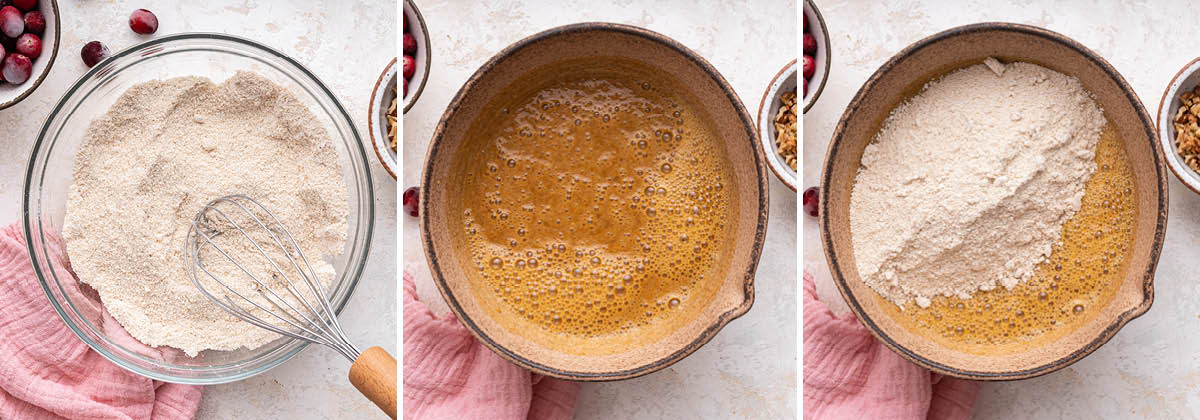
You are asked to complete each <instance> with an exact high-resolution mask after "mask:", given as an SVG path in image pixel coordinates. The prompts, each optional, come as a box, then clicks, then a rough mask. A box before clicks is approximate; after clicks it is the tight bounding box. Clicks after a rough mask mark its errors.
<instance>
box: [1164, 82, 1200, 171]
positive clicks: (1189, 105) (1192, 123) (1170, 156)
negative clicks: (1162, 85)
mask: <svg viewBox="0 0 1200 420" xmlns="http://www.w3.org/2000/svg"><path fill="white" fill-rule="evenodd" d="M1157 123H1158V138H1159V141H1161V142H1162V151H1163V157H1164V160H1165V161H1166V162H1167V167H1168V168H1170V169H1171V172H1173V173H1174V174H1175V178H1177V179H1179V182H1182V183H1183V185H1184V186H1186V187H1188V189H1190V190H1192V191H1193V192H1196V193H1198V194H1200V58H1196V59H1195V60H1192V61H1191V62H1189V63H1188V64H1187V65H1186V66H1184V67H1183V69H1181V70H1179V73H1177V74H1176V75H1175V77H1174V78H1173V79H1171V83H1170V84H1168V85H1167V89H1166V90H1165V91H1164V92H1163V96H1162V99H1161V101H1160V102H1159V104H1158V121H1157Z"/></svg>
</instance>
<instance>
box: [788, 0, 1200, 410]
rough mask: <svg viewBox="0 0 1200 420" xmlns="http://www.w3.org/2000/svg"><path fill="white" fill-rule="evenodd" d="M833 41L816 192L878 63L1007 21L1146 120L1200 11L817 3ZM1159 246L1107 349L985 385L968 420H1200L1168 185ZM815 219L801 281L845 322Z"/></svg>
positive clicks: (1192, 7) (811, 180)
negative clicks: (1104, 82) (1120, 83)
mask: <svg viewBox="0 0 1200 420" xmlns="http://www.w3.org/2000/svg"><path fill="white" fill-rule="evenodd" d="M819 6H820V7H821V12H822V13H823V14H824V16H825V19H826V23H827V25H828V27H829V30H830V31H831V32H832V38H831V40H830V42H831V43H832V50H833V68H832V70H831V77H830V79H829V84H828V85H826V87H825V91H824V93H823V94H822V95H821V98H820V99H819V100H818V101H817V103H816V105H814V107H813V108H812V109H811V110H809V112H808V114H806V115H805V116H804V129H803V130H804V152H803V154H804V158H803V165H804V168H803V172H804V183H805V185H806V186H812V185H816V183H817V180H818V178H819V175H820V170H821V164H822V160H823V159H824V152H825V148H826V145H827V144H828V141H829V138H830V136H831V135H832V134H833V128H834V125H835V124H836V123H837V119H838V118H839V117H840V116H841V114H842V111H843V110H844V109H845V107H846V105H847V104H848V103H849V102H850V99H851V97H853V95H854V93H855V92H856V91H857V90H858V88H859V86H861V85H862V83H863V82H864V81H866V79H867V77H868V76H869V75H870V74H871V73H872V72H874V71H875V69H877V68H878V67H879V66H880V65H881V64H883V62H884V61H886V60H887V59H888V58H890V57H891V56H892V55H893V54H895V53H896V52H898V51H899V50H900V49H902V48H904V47H905V46H907V45H908V44H910V43H912V42H914V41H917V40H918V39H920V38H922V37H925V36H927V35H931V34H933V33H936V32H938V31H941V30H944V29H948V28H951V27H954V26H958V25H963V24H969V23H976V22H984V21H1009V22H1018V23H1026V24H1031V25H1037V26H1042V27H1045V28H1048V29H1050V30H1053V31H1056V32H1059V33H1062V34H1065V35H1067V36H1069V37H1071V38H1074V39H1075V40H1077V41H1079V42H1080V43H1082V44H1083V45H1085V46H1087V47H1088V48H1091V49H1092V50H1094V51H1097V52H1098V53H1099V54H1100V55H1102V56H1103V57H1104V58H1105V59H1106V60H1108V61H1109V62H1110V63H1112V65H1113V66H1114V67H1115V68H1116V69H1117V71H1119V72H1121V74H1122V75H1123V76H1124V77H1125V79H1126V80H1128V81H1129V83H1130V84H1131V85H1132V86H1133V88H1134V90H1136V92H1137V94H1138V96H1139V97H1140V98H1141V100H1142V103H1143V104H1144V105H1145V106H1146V107H1147V109H1148V110H1149V112H1150V114H1151V115H1152V116H1153V115H1155V114H1156V112H1157V109H1158V101H1159V99H1160V97H1161V96H1162V92H1163V90H1164V89H1165V88H1166V85H1167V83H1168V82H1169V81H1170V80H1171V77H1173V76H1174V74H1175V72H1177V71H1178V70H1179V69H1180V68H1182V67H1183V66H1184V64H1186V63H1187V62H1188V61H1190V60H1192V59H1193V58H1195V57H1196V54H1197V53H1198V52H1197V50H1196V49H1195V48H1194V45H1193V43H1192V42H1191V40H1193V39H1196V38H1197V37H1200V25H1196V24H1195V20H1194V19H1191V18H1190V17H1191V16H1197V15H1200V3H1196V2H1189V1H1153V2H1150V1H1129V2H1110V1H1078V0H1076V1H1058V2H1044V1H1030V0H1024V1H1022V0H1018V1H1013V2H995V1H980V0H968V1H925V2H922V1H898V2H891V3H890V4H889V5H888V7H877V6H876V3H875V2H870V1H863V0H857V1H820V2H819ZM1167 176H1168V177H1169V178H1170V181H1169V183H1170V192H1169V194H1170V208H1169V213H1168V214H1169V221H1168V224H1167V226H1168V227H1167V234H1166V243H1165V245H1164V247H1163V251H1162V257H1161V259H1160V261H1159V264H1158V270H1157V272H1156V275H1155V280H1156V281H1155V284H1154V286H1155V297H1156V299H1155V302H1154V305H1153V307H1152V308H1151V309H1150V311H1149V312H1148V313H1146V314H1145V315H1143V316H1142V317H1140V318H1138V319H1135V320H1133V321H1131V322H1130V323H1129V324H1128V325H1127V326H1125V328H1124V329H1122V330H1121V331H1120V333H1118V334H1117V335H1116V337H1114V338H1113V339H1112V341H1110V342H1109V343H1108V344H1106V345H1105V346H1104V347H1102V348H1100V349H1099V350H1097V351H1096V352H1095V353H1093V354H1092V355H1090V356H1088V357H1087V358H1085V359H1083V360H1081V361H1080V362H1078V363H1076V364H1074V365H1072V366H1070V367H1068V368H1065V369H1063V370H1061V371H1059V372H1056V373H1052V374H1049V375H1045V376H1042V377H1039V378H1035V379H1030V380H1024V381H1018V382H1006V383H988V384H984V385H983V390H982V392H981V393H980V396H979V400H978V402H977V404H976V409H975V417H977V418H982V419H1004V418H1026V419H1058V418H1162V419H1167V418H1171V419H1175V418H1194V417H1197V416H1198V415H1197V413H1200V387H1198V386H1197V385H1200V356H1197V354H1196V352H1195V348H1196V346H1197V345H1198V344H1200V334H1195V332H1196V331H1200V304H1197V303H1196V302H1198V301H1200V285H1197V284H1196V282H1195V273H1197V272H1200V260H1197V259H1196V258H1195V254H1194V251H1192V250H1191V247H1193V246H1197V244H1200V217H1197V216H1196V215H1197V214H1200V197H1198V196H1197V195H1196V194H1195V193H1193V192H1191V191H1189V190H1188V189H1187V188H1185V187H1184V186H1183V185H1182V184H1180V183H1179V181H1178V180H1176V179H1175V177H1174V175H1171V174H1170V173H1169V172H1168V175H1167ZM817 229H818V227H817V223H816V221H815V220H814V219H813V218H809V217H805V218H804V220H803V221H802V230H803V234H802V235H803V237H804V239H803V241H804V250H805V251H804V269H805V270H808V271H809V272H811V273H813V275H814V276H815V278H816V282H817V289H818V293H819V294H820V295H821V296H823V297H825V298H826V299H827V302H830V303H831V305H832V306H835V307H838V308H840V310H841V311H843V312H846V311H848V309H846V306H845V303H844V302H842V300H841V298H840V297H838V296H839V295H838V293H837V289H836V288H835V287H834V285H833V283H832V280H831V278H830V274H829V270H828V267H827V266H826V263H825V257H824V254H823V251H822V250H821V244H820V241H819V239H818V231H817Z"/></svg>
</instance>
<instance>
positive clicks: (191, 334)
mask: <svg viewBox="0 0 1200 420" xmlns="http://www.w3.org/2000/svg"><path fill="white" fill-rule="evenodd" d="M229 194H245V195H247V196H250V197H253V198H254V199H256V200H258V201H259V202H261V203H262V204H263V205H265V206H266V207H267V208H268V209H271V211H273V212H274V213H275V214H276V215H277V216H278V217H279V218H280V220H281V221H282V222H283V224H284V225H285V226H287V227H288V229H289V230H290V231H291V233H292V235H293V236H294V237H295V239H296V241H297V242H298V243H299V245H300V247H301V249H302V250H303V251H304V252H305V254H307V256H308V258H309V261H310V262H313V263H314V268H315V269H316V270H317V271H318V273H320V274H319V276H320V277H322V281H324V282H325V283H326V284H328V283H329V282H331V280H332V277H333V272H334V270H333V268H332V267H331V266H330V265H329V264H328V263H326V262H324V261H322V258H321V256H332V255H338V254H340V253H341V252H342V249H343V246H344V244H345V241H346V234H347V233H346V231H347V224H346V217H347V214H348V212H349V210H348V206H349V201H348V198H347V189H346V184H345V181H344V180H343V178H342V168H341V164H340V162H339V160H338V156H337V151H336V150H335V149H334V148H333V145H332V143H331V142H330V138H329V133H328V132H327V131H326V130H325V128H324V127H323V126H322V125H321V124H320V123H319V122H318V120H317V119H316V117H315V116H314V115H313V114H312V113H311V112H310V111H309V110H308V108H307V107H306V106H304V104H302V103H301V102H300V101H299V100H298V99H297V98H296V97H295V96H293V95H292V94H291V93H290V92H288V91H287V90H286V89H285V88H282V87H280V86H278V85H276V84H274V83H273V82H271V81H270V80H267V79H265V78H263V77H261V76H259V75H256V74H252V73H238V74H236V75H235V76H234V77H232V78H230V79H229V80H226V81H225V82H223V83H221V84H219V85H217V84H214V83H213V82H212V81H211V80H208V79H205V78H197V77H184V78H176V79H170V80H165V81H152V82H147V83H143V84H139V85H136V86H134V87H132V88H130V89H129V90H128V91H126V92H125V93H124V94H123V95H122V96H121V97H120V99H118V100H117V101H116V103H114V104H113V106H112V108H111V109H109V111H108V113H107V114H106V115H104V116H103V117H101V118H99V119H97V120H95V121H93V122H92V124H91V126H90V127H89V128H88V131H87V134H86V137H85V139H84V141H83V145H82V146H81V148H80V150H79V153H78V155H77V157H76V159H75V170H74V184H73V185H71V190H70V196H69V199H68V201H67V216H66V221H65V223H64V226H63V236H64V239H65V240H66V245H67V252H68V255H69V257H70V263H71V266H72V268H73V269H74V271H75V273H76V274H77V275H78V277H79V279H80V280H81V281H82V282H84V283H86V284H88V285H90V286H91V287H93V288H95V289H96V291H97V292H99V295H100V299H101V301H102V302H103V304H104V307H105V308H106V309H107V310H108V312H109V313H111V314H112V316H113V318H115V319H116V320H117V321H118V322H120V323H121V325H122V326H123V327H125V329H126V330H127V331H129V333H130V334H131V335H132V336H133V337H134V338H136V339H138V340H139V341H141V342H143V343H145V344H147V345H150V346H170V347H175V348H178V349H181V350H183V351H184V352H185V353H187V354H189V355H195V354H196V353H198V352H200V351H202V350H206V349H214V350H235V349H238V348H242V347H244V348H255V347H258V346H261V345H263V344H266V343H268V342H270V341H271V340H274V339H276V338H278V337H279V336H278V335H276V334H275V333H271V332H267V331H266V330H263V329H260V328H258V327H256V326H254V325H251V324H249V323H246V322H243V321H240V320H238V319H237V318H235V317H233V316H231V315H228V314H226V313H225V312H224V311H222V310H221V309H220V308H218V307H217V306H215V305H214V304H213V303H211V302H210V301H209V300H208V299H207V298H206V297H205V296H204V295H202V294H201V293H200V292H199V291H198V290H197V289H196V288H195V286H194V285H193V284H192V282H191V279H190V277H189V276H188V274H187V262H186V261H185V258H184V242H185V239H186V236H187V232H188V228H189V227H190V225H191V223H192V219H193V217H194V216H195V215H196V213H197V212H198V211H199V210H200V209H201V207H202V206H203V205H204V204H205V203H207V202H208V201H210V200H212V199H214V198H217V197H220V196H224V195H229ZM251 252H254V251H252V248H250V244H249V243H248V242H243V243H242V245H241V247H240V248H236V249H232V250H231V253H233V254H235V255H247V256H249V255H252V254H250V253H251ZM221 275H222V276H224V278H229V279H234V280H235V281H242V282H244V283H249V280H248V277H245V276H244V275H242V274H239V273H237V272H226V273H222V274H221Z"/></svg>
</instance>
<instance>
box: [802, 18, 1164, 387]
mask: <svg viewBox="0 0 1200 420" xmlns="http://www.w3.org/2000/svg"><path fill="white" fill-rule="evenodd" d="M996 30H1001V31H1011V32H1015V33H1018V34H1024V35H1032V36H1036V37H1040V38H1044V39H1046V40H1048V41H1051V42H1055V43H1058V44H1061V45H1063V46H1065V47H1067V48H1070V49H1072V50H1074V51H1076V52H1078V53H1080V54H1081V55H1082V56H1083V57H1085V58H1086V59H1087V60H1088V61H1090V62H1091V63H1093V64H1095V65H1096V66H1097V67H1099V68H1100V69H1101V70H1102V71H1103V72H1104V73H1105V74H1106V75H1107V76H1108V77H1109V78H1111V79H1112V80H1113V81H1114V82H1115V83H1116V84H1117V85H1118V86H1119V87H1120V89H1121V93H1123V94H1124V96H1125V98H1126V99H1127V100H1128V101H1129V102H1130V103H1131V104H1132V105H1133V106H1132V108H1133V109H1134V110H1135V111H1136V113H1137V117H1138V119H1139V120H1140V121H1141V122H1142V125H1143V129H1144V130H1145V135H1146V137H1147V138H1149V141H1150V143H1151V144H1150V147H1151V151H1152V152H1154V153H1151V154H1150V156H1151V157H1152V159H1153V164H1154V171H1155V174H1156V175H1157V178H1158V179H1157V182H1155V185H1156V187H1157V190H1158V191H1157V192H1158V197H1159V200H1158V203H1157V209H1158V212H1157V214H1156V215H1153V216H1151V215H1142V216H1139V218H1142V217H1157V220H1156V221H1155V231H1154V236H1153V238H1152V241H1151V243H1150V245H1149V247H1150V249H1149V256H1148V263H1147V267H1145V271H1144V272H1143V274H1142V276H1141V278H1142V301H1141V302H1140V303H1139V304H1138V305H1136V306H1134V307H1132V308H1129V309H1127V310H1125V311H1124V312H1122V313H1121V314H1120V315H1119V316H1117V317H1116V319H1115V320H1113V321H1112V322H1111V323H1110V324H1108V325H1107V327H1105V328H1104V329H1102V330H1100V333H1099V335H1098V336H1096V337H1095V338H1094V339H1092V340H1091V341H1090V342H1087V343H1086V344H1085V345H1083V346H1082V347H1081V348H1078V349H1076V350H1074V351H1073V352H1071V353H1070V354H1069V355H1067V356H1065V357H1062V358H1059V359H1057V360H1054V361H1051V362H1049V363H1045V364H1042V365H1040V366H1037V367H1034V368H1029V369H1021V370H1012V371H1003V372H988V371H971V370H963V369H957V368H954V367H951V366H947V365H944V364H941V363H938V362H934V361H932V360H929V359H927V358H925V357H924V356H921V355H918V354H916V353H915V352H914V351H912V350H911V349H908V348H906V347H904V346H901V345H900V344H898V343H897V342H896V341H894V340H893V339H892V338H890V337H889V336H887V335H886V334H884V332H883V331H882V330H881V328H880V326H879V325H877V324H876V322H875V321H874V320H872V319H871V318H870V317H869V316H868V315H867V314H866V312H865V311H864V310H863V307H862V305H861V303H860V302H859V300H858V299H856V298H855V296H854V295H853V294H852V293H851V292H850V285H849V284H848V283H847V279H846V277H845V276H844V275H843V274H842V268H841V261H840V259H839V257H840V256H839V255H838V254H837V253H836V251H835V250H834V244H833V239H832V237H831V235H830V228H831V220H830V217H829V214H830V212H831V210H830V207H829V202H828V201H827V200H826V199H825V197H828V196H829V195H828V194H830V193H831V192H830V190H829V185H830V184H831V183H832V180H831V176H832V170H831V169H832V168H831V167H832V165H833V163H834V162H835V160H836V159H835V158H836V156H837V154H838V152H839V147H838V146H839V144H840V143H841V141H840V140H841V137H842V136H843V135H844V134H845V131H846V125H847V121H848V120H849V119H850V117H851V115H852V114H853V113H854V112H855V110H856V109H857V108H859V107H860V106H861V105H862V100H863V98H864V96H865V95H866V92H868V91H869V90H870V89H871V88H872V87H873V86H874V85H875V84H876V83H877V82H878V81H879V79H880V78H881V77H883V75H885V74H886V73H888V72H889V71H891V70H892V69H893V68H894V67H896V66H897V65H898V64H899V63H901V62H904V61H905V60H906V59H907V58H908V57H910V56H912V55H913V53H915V52H917V51H919V50H921V49H924V48H926V47H928V46H929V45H930V44H933V43H935V42H937V41H940V40H943V39H946V38H950V37H954V36H958V35H963V34H971V33H980V32H990V31H996ZM1160 149H1161V147H1160V144H1159V142H1158V138H1157V135H1156V130H1155V128H1154V124H1153V120H1152V119H1151V118H1150V115H1149V114H1148V113H1147V112H1146V109H1145V107H1144V106H1142V104H1141V101H1140V100H1139V99H1138V97H1137V94H1136V93H1135V92H1134V91H1133V89H1132V88H1131V87H1130V86H1129V83H1128V82H1126V81H1125V78H1124V77H1122V76H1121V75H1120V74H1119V73H1117V71H1116V70H1115V69H1114V68H1113V67H1112V65H1110V64H1109V63H1108V62H1107V61H1106V60H1104V59H1103V58H1102V57H1100V56H1099V55H1097V54H1096V53H1094V52H1092V51H1091V50H1090V49H1088V48H1087V47H1085V46H1083V45H1081V44H1079V43H1078V42H1075V41H1074V40H1072V39H1070V38H1067V37H1066V36H1064V35H1062V34H1059V33H1056V32H1052V31H1049V30H1047V29H1043V28H1039V27H1035V26H1029V25H1023V24H1016V23H1006V22H984V23H976V24H971V25H965V26H959V27H955V28H951V29H948V30H945V31H942V32H938V33H936V34H934V35H931V36H929V37H926V38H924V39H921V40H920V41H917V42H915V43H913V44H912V45H909V46H908V47H905V48H904V49H903V50H901V51H900V52H899V53H896V55H894V56H892V58H890V59H888V61H887V62H886V63H884V64H883V65H882V66H880V67H879V69H878V70H876V71H875V73H873V74H872V75H871V77H870V78H868V79H867V81H866V82H865V83H863V85H862V87H861V88H859V90H858V92H857V93H856V94H855V95H854V98H853V99H852V100H851V101H850V103H849V105H847V107H846V111H845V112H844V113H843V114H842V117H841V118H840V119H839V120H838V124H837V127H836V128H835V130H834V135H833V137H832V138H831V141H830V147H829V150H827V151H826V156H825V163H824V165H822V166H823V167H822V174H821V180H822V183H821V195H820V196H821V203H820V206H821V215H820V229H821V242H822V245H823V247H824V248H825V257H826V260H827V261H828V263H829V266H830V271H831V272H832V274H833V277H834V282H835V283H836V284H837V287H838V290H839V292H840V293H841V295H842V297H843V298H844V299H845V301H846V303H847V304H848V305H849V306H850V309H851V310H852V311H853V312H854V315H855V316H856V317H857V318H858V320H859V322H861V323H863V324H864V325H865V326H866V327H867V330H868V331H870V332H871V334H872V335H874V336H875V338H877V339H879V340H880V341H881V342H883V343H884V344H885V345H887V347H888V348H890V349H891V350H892V351H894V352H896V353H897V354H899V355H901V356H903V357H904V358H905V359H908V360H910V361H912V362H914V363H916V364H918V365H920V366H923V367H925V368H928V369H930V370H932V371H934V372H937V373H941V374H944V375H950V376H954V377H958V378H964V379H972V380H983V381H1004V380H1016V379H1027V378H1032V377H1036V376H1040V375H1044V374H1047V373H1050V372H1054V371H1056V370H1059V369H1062V368H1064V367H1067V366H1069V365H1071V364H1072V363H1075V362H1076V361H1079V360H1080V359H1082V358H1083V357H1085V356H1087V355H1089V354H1091V353H1092V352H1093V351H1095V350H1096V349H1098V348H1100V346H1102V345H1104V344H1105V343H1107V342H1108V341H1109V340H1110V339H1111V338H1112V337H1113V335H1115V334H1116V333H1117V331H1119V330H1120V329H1121V327H1123V326H1124V325H1125V324H1126V323H1127V322H1129V321H1130V320H1132V319H1134V318H1137V317H1138V316H1140V315H1142V314H1144V313H1145V312H1146V311H1147V310H1149V309H1150V305H1151V304H1152V303H1153V301H1154V283H1153V282H1154V269H1155V267H1156V266H1157V264H1158V258H1159V255H1160V253H1161V251H1162V243H1163V236H1164V235H1165V231H1166V221H1167V191H1166V171H1165V169H1163V166H1164V165H1163V163H1162V156H1161V150H1160ZM1133 269H1134V268H1133V267H1130V270H1133ZM1128 276H1129V274H1126V279H1128V278H1129V277H1128ZM871 298H874V296H872V297H871Z"/></svg>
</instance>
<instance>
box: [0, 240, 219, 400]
mask: <svg viewBox="0 0 1200 420" xmlns="http://www.w3.org/2000/svg"><path fill="white" fill-rule="evenodd" d="M47 247H48V248H53V249H54V250H56V251H61V247H62V245H61V242H60V241H59V240H58V238H50V243H48V244H47ZM56 254H57V255H61V254H62V253H61V252H57V253H56ZM52 259H53V260H54V261H52V262H51V263H52V264H54V266H55V268H56V269H60V268H61V267H66V266H67V265H66V262H65V261H62V260H61V259H60V258H52ZM80 292H81V291H80ZM0 308H2V310H0V419H14V420H17V419H22V420H23V419H72V420H91V419H95V420H100V419H105V420H107V419H130V420H133V419H137V420H142V419H152V420H173V419H191V418H192V417H194V416H195V414H196V409H197V408H198V407H199V406H200V394H201V391H200V390H201V388H200V387H198V386H189V385H178V384H170V383H164V382H158V381H153V380H150V379H147V378H145V377H142V376H139V375H137V374H134V373H132V372H129V371H126V370H124V369H122V368H120V367H118V366H117V365H115V364H113V363H112V362H109V361H108V359H105V358H104V357H103V356H101V355H100V354H98V353H96V352H94V351H92V349H91V348H89V347H88V346H87V344H85V343H84V342H82V341H80V340H79V338H78V337H76V336H75V334H74V333H72V332H71V330H70V329H69V328H67V325H66V324H64V323H63V321H62V319H61V318H59V316H58V314H57V313H55V312H54V309H53V308H51V306H50V302H49V301H48V300H47V298H46V295H45V294H44V293H43V292H42V288H41V286H39V284H38V281H37V279H36V278H35V277H34V273H33V265H32V263H31V262H30V260H29V253H28V250H27V249H26V247H25V239H24V238H23V236H22V234H21V228H20V226H18V225H16V224H14V225H10V226H8V227H6V228H4V229H3V230H2V231H0ZM88 309H91V310H96V309H100V310H102V308H84V310H88ZM104 315H107V313H105V314H104ZM106 319H108V320H111V317H109V318H106ZM105 324H109V322H108V321H105ZM112 325H116V323H115V322H112ZM105 328H108V327H107V326H106V327H105Z"/></svg>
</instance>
